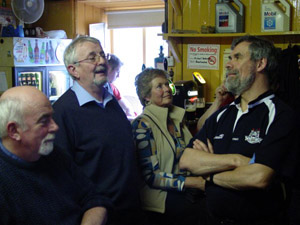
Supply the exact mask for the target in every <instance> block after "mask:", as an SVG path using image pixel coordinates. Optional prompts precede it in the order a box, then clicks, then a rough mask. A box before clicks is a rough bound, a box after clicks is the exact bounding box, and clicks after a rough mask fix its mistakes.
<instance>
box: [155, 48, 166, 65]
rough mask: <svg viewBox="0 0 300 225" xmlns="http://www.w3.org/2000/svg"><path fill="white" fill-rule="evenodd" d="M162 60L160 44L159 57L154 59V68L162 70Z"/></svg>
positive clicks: (163, 58)
mask: <svg viewBox="0 0 300 225" xmlns="http://www.w3.org/2000/svg"><path fill="white" fill-rule="evenodd" d="M164 60H165V57H164V53H163V46H162V45H161V46H160V48H159V57H157V58H155V59H154V66H155V68H157V69H162V70H164Z"/></svg>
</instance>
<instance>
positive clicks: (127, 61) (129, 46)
mask: <svg viewBox="0 0 300 225" xmlns="http://www.w3.org/2000/svg"><path fill="white" fill-rule="evenodd" d="M158 33H161V26H157V27H146V28H118V29H112V30H111V49H112V51H111V53H113V54H115V55H116V56H118V57H119V58H120V60H121V61H122V62H123V66H122V67H121V70H120V77H119V78H118V79H117V80H116V81H115V82H114V84H115V86H116V87H117V88H118V89H119V91H120V93H121V96H122V98H126V99H127V100H129V101H130V102H131V103H132V104H133V107H134V109H135V111H136V112H137V114H140V113H141V112H142V106H141V104H140V102H139V100H138V97H137V95H136V89H135V85H134V81H135V77H136V75H137V74H139V73H140V72H141V71H142V66H143V64H145V66H146V67H154V59H155V58H156V57H158V56H159V52H160V46H163V50H164V55H165V56H167V50H168V48H167V43H166V41H164V40H163V39H162V37H161V36H158Z"/></svg>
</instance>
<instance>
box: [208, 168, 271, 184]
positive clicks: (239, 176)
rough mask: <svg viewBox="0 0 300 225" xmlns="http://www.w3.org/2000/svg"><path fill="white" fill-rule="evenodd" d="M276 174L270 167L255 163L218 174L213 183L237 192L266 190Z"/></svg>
mask: <svg viewBox="0 0 300 225" xmlns="http://www.w3.org/2000/svg"><path fill="white" fill-rule="evenodd" d="M274 174H275V171H274V170H273V169H271V168H270V167H268V166H265V165H263V164H259V163H254V164H249V165H246V166H241V167H237V168H235V169H234V170H231V171H225V172H221V173H217V174H215V175H214V176H213V182H214V184H216V185H219V186H221V187H224V188H230V189H235V190H245V189H264V188H266V187H268V185H269V184H270V183H271V180H272V178H273V176H274ZM208 180H210V178H208Z"/></svg>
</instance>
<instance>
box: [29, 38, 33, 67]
mask: <svg viewBox="0 0 300 225" xmlns="http://www.w3.org/2000/svg"><path fill="white" fill-rule="evenodd" d="M28 53H29V61H30V62H31V63H34V57H33V49H32V47H31V42H30V41H29V40H28Z"/></svg>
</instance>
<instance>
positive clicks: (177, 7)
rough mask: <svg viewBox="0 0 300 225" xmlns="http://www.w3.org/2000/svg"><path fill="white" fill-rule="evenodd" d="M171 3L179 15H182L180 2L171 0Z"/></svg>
mask: <svg viewBox="0 0 300 225" xmlns="http://www.w3.org/2000/svg"><path fill="white" fill-rule="evenodd" d="M171 4H172V7H173V9H174V11H175V13H176V15H177V16H181V9H180V5H179V3H178V1H177V0H171Z"/></svg>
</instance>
